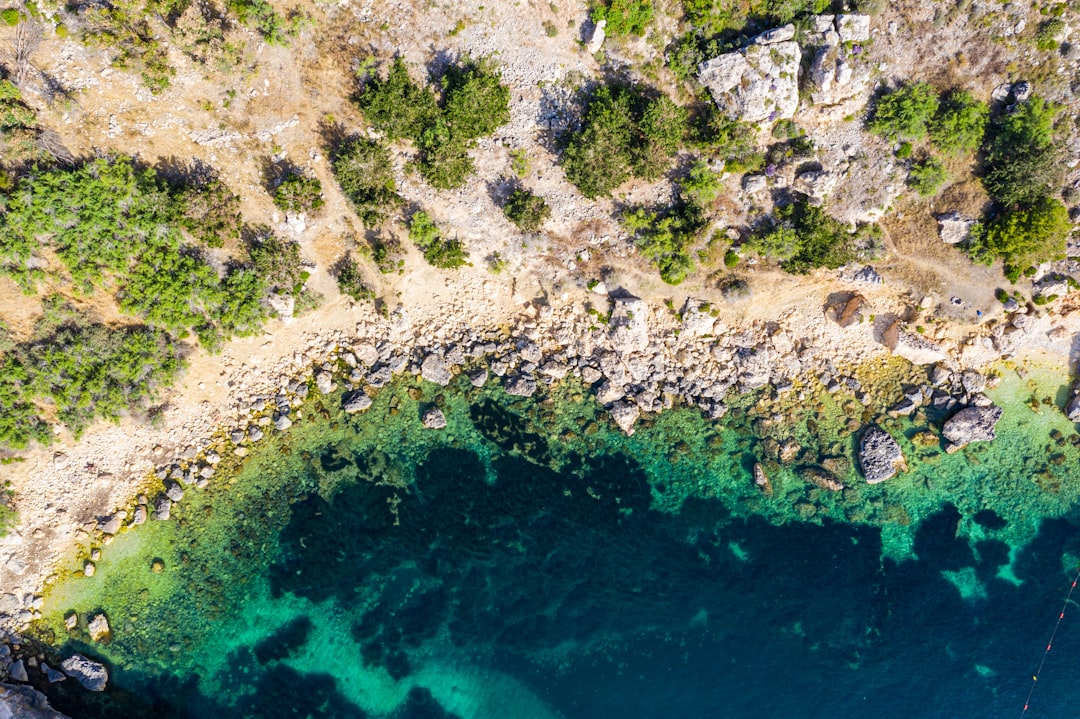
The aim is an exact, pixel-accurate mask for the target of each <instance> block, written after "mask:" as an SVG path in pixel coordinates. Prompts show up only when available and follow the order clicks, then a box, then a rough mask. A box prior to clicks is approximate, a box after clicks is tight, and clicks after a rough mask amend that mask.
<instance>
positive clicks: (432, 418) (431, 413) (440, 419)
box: [421, 407, 446, 429]
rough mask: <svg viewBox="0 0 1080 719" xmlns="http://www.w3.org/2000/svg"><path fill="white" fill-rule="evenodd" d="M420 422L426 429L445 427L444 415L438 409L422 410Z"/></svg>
mask: <svg viewBox="0 0 1080 719" xmlns="http://www.w3.org/2000/svg"><path fill="white" fill-rule="evenodd" d="M421 422H423V424H424V426H425V427H427V428H428V429H443V428H444V427H446V415H444V414H443V413H442V410H441V409H439V408H438V407H428V408H427V409H426V410H424V414H423V416H422V417H421Z"/></svg>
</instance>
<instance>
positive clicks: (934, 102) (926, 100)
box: [868, 82, 939, 141]
mask: <svg viewBox="0 0 1080 719" xmlns="http://www.w3.org/2000/svg"><path fill="white" fill-rule="evenodd" d="M938 104H939V101H938V95H937V92H936V91H935V90H934V88H933V87H931V86H930V85H929V84H927V83H925V82H916V83H913V84H911V85H905V86H904V87H901V88H898V89H896V90H893V91H892V92H890V93H887V94H885V95H882V96H881V97H879V98H878V99H877V102H876V103H875V104H874V111H873V115H872V117H871V118H870V122H869V123H868V127H869V128H870V130H871V131H872V132H875V133H877V134H878V135H881V136H882V137H884V138H886V139H888V140H893V141H897V140H922V139H923V138H925V137H926V135H927V132H928V129H929V125H930V123H931V121H932V120H933V118H934V115H935V114H936V113H937V110H938Z"/></svg>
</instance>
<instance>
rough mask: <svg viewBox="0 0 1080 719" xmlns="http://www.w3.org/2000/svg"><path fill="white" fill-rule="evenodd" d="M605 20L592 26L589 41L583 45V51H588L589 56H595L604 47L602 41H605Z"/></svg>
mask: <svg viewBox="0 0 1080 719" xmlns="http://www.w3.org/2000/svg"><path fill="white" fill-rule="evenodd" d="M606 28H607V20H598V21H597V22H596V23H595V24H594V25H593V26H592V31H591V32H590V33H589V40H588V42H587V43H586V45H585V49H587V50H588V51H589V54H590V55H595V54H596V53H598V52H600V48H601V47H603V46H604V40H605V39H607V29H606Z"/></svg>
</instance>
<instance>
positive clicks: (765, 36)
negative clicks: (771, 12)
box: [750, 23, 795, 45]
mask: <svg viewBox="0 0 1080 719" xmlns="http://www.w3.org/2000/svg"><path fill="white" fill-rule="evenodd" d="M794 39H795V26H794V25H793V24H791V23H788V24H787V25H784V26H783V27H774V28H773V29H772V30H766V31H765V32H763V33H761V34H760V35H758V36H757V37H755V38H754V39H753V40H751V41H750V42H751V43H753V44H755V45H775V44H776V43H778V42H787V41H789V40H794Z"/></svg>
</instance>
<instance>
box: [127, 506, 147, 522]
mask: <svg viewBox="0 0 1080 719" xmlns="http://www.w3.org/2000/svg"><path fill="white" fill-rule="evenodd" d="M131 523H132V524H133V525H135V526H138V525H140V524H145V523H146V505H145V504H139V505H136V506H135V511H134V512H132V513H131Z"/></svg>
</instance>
